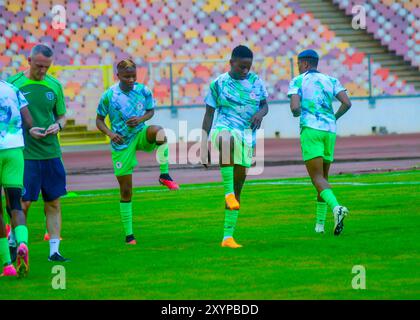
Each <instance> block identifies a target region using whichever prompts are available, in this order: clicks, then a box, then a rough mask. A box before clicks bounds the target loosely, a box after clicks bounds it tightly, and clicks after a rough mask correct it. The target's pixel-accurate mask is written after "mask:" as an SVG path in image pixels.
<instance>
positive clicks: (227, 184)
mask: <svg viewBox="0 0 420 320" xmlns="http://www.w3.org/2000/svg"><path fill="white" fill-rule="evenodd" d="M220 173H221V174H222V180H223V187H224V188H225V195H228V194H230V193H235V191H234V187H233V166H230V167H220Z"/></svg>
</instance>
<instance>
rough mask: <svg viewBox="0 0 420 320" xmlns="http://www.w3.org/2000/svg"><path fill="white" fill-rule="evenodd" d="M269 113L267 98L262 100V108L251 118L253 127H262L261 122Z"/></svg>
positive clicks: (254, 128)
mask: <svg viewBox="0 0 420 320" xmlns="http://www.w3.org/2000/svg"><path fill="white" fill-rule="evenodd" d="M267 113H268V104H267V100H261V102H260V109H259V110H258V111H257V112H256V113H255V114H254V116H253V117H252V118H251V129H253V130H256V129H259V128H260V127H261V122H262V120H263V118H264V117H265V116H266V115H267Z"/></svg>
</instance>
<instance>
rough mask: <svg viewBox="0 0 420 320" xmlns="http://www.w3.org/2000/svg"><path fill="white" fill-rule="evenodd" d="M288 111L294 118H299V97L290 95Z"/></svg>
mask: <svg viewBox="0 0 420 320" xmlns="http://www.w3.org/2000/svg"><path fill="white" fill-rule="evenodd" d="M290 110H291V111H292V114H293V116H294V117H299V116H300V113H301V111H302V110H301V106H300V96H299V95H298V94H292V96H291V98H290Z"/></svg>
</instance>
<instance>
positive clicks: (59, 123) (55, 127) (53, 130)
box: [45, 115, 66, 135]
mask: <svg viewBox="0 0 420 320" xmlns="http://www.w3.org/2000/svg"><path fill="white" fill-rule="evenodd" d="M65 122H66V117H65V116H64V115H61V116H57V117H56V120H55V123H53V124H52V125H50V126H49V127H48V128H47V130H46V131H45V134H46V135H49V134H57V133H58V132H59V131H60V130H61V129H63V128H64V124H65Z"/></svg>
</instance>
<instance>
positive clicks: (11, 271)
mask: <svg viewBox="0 0 420 320" xmlns="http://www.w3.org/2000/svg"><path fill="white" fill-rule="evenodd" d="M16 276H17V272H16V269H15V266H14V265H13V264H9V265H8V266H5V267H4V268H3V273H2V274H0V277H16Z"/></svg>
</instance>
